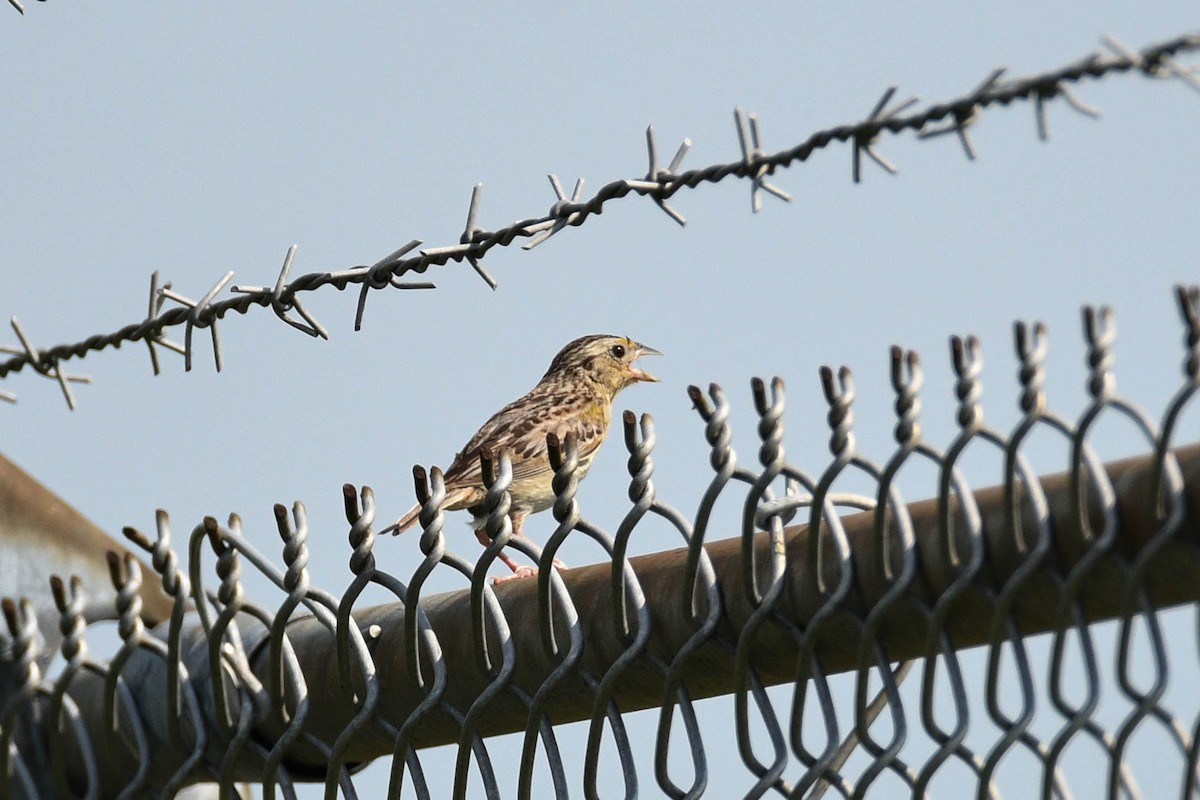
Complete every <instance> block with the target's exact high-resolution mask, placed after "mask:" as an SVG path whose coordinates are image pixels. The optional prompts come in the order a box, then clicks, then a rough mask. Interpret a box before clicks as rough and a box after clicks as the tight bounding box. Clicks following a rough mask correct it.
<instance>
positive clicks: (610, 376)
mask: <svg viewBox="0 0 1200 800" xmlns="http://www.w3.org/2000/svg"><path fill="white" fill-rule="evenodd" d="M661 355H662V353H660V352H659V351H657V350H655V349H654V348H653V347H648V346H646V345H644V344H640V343H638V342H635V341H634V340H632V339H630V338H628V337H626V336H613V335H609V334H592V335H589V336H581V337H579V338H578V339H575V340H574V341H572V342H569V343H568V344H567V345H566V346H565V347H563V348H562V349H561V350H559V351H558V354H557V355H555V356H554V359H553V360H552V361H551V362H550V367H549V369H547V370H546V374H545V375H543V376H542V379H541V380H540V381H538V383H537V385H536V386H534V387H533V389H531V390H530V391H529V392H528V393H527V394H526V395H525V396H524V397H521V398H520V399H518V400H514V401H513V402H511V403H509V404H508V405H506V406H505V407H504V408H502V409H500V410H499V411H497V412H496V413H495V414H493V415H492V416H491V418H490V419H488V421H487V422H485V423H483V425H482V426H481V427H480V428H479V430H478V431H476V432H475V435H474V436H472V437H471V439H470V440H469V441H468V442H467V444H466V446H465V447H463V449H462V450H460V451H459V452H458V454H457V455H455V457H454V461H453V463H451V464H450V467H449V469H447V470H446V472H445V474H444V480H445V487H446V497H445V500H444V501H443V502H442V506H441V507H442V509H443V510H446V511H457V510H460V509H464V508H465V509H467V510H469V511H470V512H471V515H472V521H471V527H472V528H474V529H475V536H476V538H477V539H479V542H480V544H482V545H483V546H484V547H487V546H489V545H490V544H491V539H490V538H489V537H488V535H487V533H486V532H485V530H484V523H485V521H486V519H487V514H486V512H485V510H484V508H483V501H484V498H485V497H486V496H487V489H486V488H485V486H484V483H483V468H482V465H481V463H480V456H481V454H488V453H494V454H495V455H497V456H498V455H500V454H507V455H508V458H509V460H510V462H511V464H512V483H511V485H510V486H509V488H508V492H509V498H510V501H511V505H510V510H509V518H510V520H511V522H512V532H513V535H514V536H521V535H523V534H522V533H521V527H522V525H523V524H524V522H525V518H526V517H527V516H528V515H530V514H536V513H538V512H539V511H545V510H546V509H547V508H550V506H551V505H553V504H554V490H553V488H552V487H551V481H552V480H553V478H554V470H553V469H552V468H551V466H550V460H549V456H548V454H547V450H546V436H547V434H551V433H553V434H555V435H557V436H558V439H559V441H566V437H567V435H568V434H574V438H575V440H576V442H577V447H578V459H579V466H578V469H577V472H576V474H577V475H578V477H579V478H580V479H581V480H582V479H583V477H584V476H585V475H587V472H588V469H589V468H590V467H591V464H592V459H593V458H595V456H596V452H597V451H598V450H599V449H600V445H601V444H603V443H604V438H605V437H606V436H607V435H608V428H609V423H610V422H611V420H612V406H613V401H614V400H615V399H616V396H617V394H618V393H619V392H620V391H621V390H622V389H625V388H626V387H628V386H632V385H633V384H635V383H640V382H651V383H657V382H658V378H656V377H654V376H653V375H651V374H650V373H649V372H646V371H645V370H643V369H641V368H639V367H636V366H634V363H633V362H635V361H636V360H637V359H639V358H641V357H642V356H661ZM420 513H421V506H420V505H419V504H418V505H415V506H413V507H412V508H411V509H410V510H409V511H408V512H407V513H405V514H404V515H403V516H401V517H400V518H399V519H398V520H396V522H395V523H393V524H392V525H389V526H388V527H386V528H384V529H383V530H382V531H380V533H381V534H382V533H392V534H393V535H396V534H400V533H403V532H404V531H405V530H407V529H409V528H411V527H412V526H413V525H414V524H415V523H416V522H417V519H418V517H419V516H420ZM499 557H500V560H501V561H503V562H504V564H505V565H507V566H508V568H509V569H511V570H512V571H513V575H512V576H510V578H516V577H524V576H527V575H533V574H536V572H537V571H536V570H535V569H534V568H532V567H529V566H522V565H520V564H518V563H517V562H516V561H514V560H513V559H512V558H510V557H509V556H507V555H505V554H504V553H501V554H500V556H499Z"/></svg>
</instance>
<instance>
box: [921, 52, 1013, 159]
mask: <svg viewBox="0 0 1200 800" xmlns="http://www.w3.org/2000/svg"><path fill="white" fill-rule="evenodd" d="M1007 71H1008V68H1007V67H996V68H995V69H994V70H992V71H991V73H989V74H988V76H987V78H985V79H984V80H983V82H982V83H980V84H979V85H978V86H976V87H975V90H974V91H973V92H971V96H970V98H969V100H968V101H967V102H965V103H958V104H955V105H954V107H953V108H952V109H951V113H952V114H953V115H954V120H953V121H952V122H950V123H948V124H946V125H943V126H942V127H940V128H926V129H925V130H923V131H920V132H919V133H917V138H918V139H934V138H937V137H939V136H945V135H946V134H948V133H953V134H956V135H957V136H958V141H959V144H961V145H962V149H963V153H965V154H966V156H967V160H968V161H974V160H975V155H976V154H975V147H974V146H973V145H972V144H971V137H970V136H969V135H968V134H967V128H969V127H971V126H972V125H974V124H975V123H976V122H978V121H979V118H980V116H981V115H982V114H983V106H982V105H981V104H980V99H981V98H982V97H984V95H986V94H988V93H989V92H991V91H992V90H994V89H995V88H996V87H997V86H998V85H999V81H1000V78H1001V76H1003V75H1004V73H1005V72H1007Z"/></svg>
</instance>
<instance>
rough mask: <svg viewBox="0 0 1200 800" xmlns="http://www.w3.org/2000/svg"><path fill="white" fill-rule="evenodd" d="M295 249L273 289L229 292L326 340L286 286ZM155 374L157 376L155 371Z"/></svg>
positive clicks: (244, 288) (237, 288)
mask: <svg viewBox="0 0 1200 800" xmlns="http://www.w3.org/2000/svg"><path fill="white" fill-rule="evenodd" d="M297 249H298V245H292V246H291V247H289V248H288V251H287V255H285V256H284V257H283V268H282V269H280V270H279V277H278V278H277V279H276V280H275V286H274V288H270V289H268V288H266V287H264V286H231V287H230V288H229V291H231V292H233V293H235V294H248V295H250V296H251V297H257V298H260V299H262V300H267V301H269V303H270V306H271V310H272V311H274V312H275V316H277V317H279V318H280V319H281V320H283V321H284V322H286V323H287V324H288V325H291V326H292V327H293V328H295V329H296V330H298V331H300V332H301V333H307V334H308V335H309V336H312V337H313V338H321V339H328V338H329V332H328V331H326V330H325V328H324V327H322V325H321V323H319V322H317V321H316V320H315V319H314V318H313V317H312V315H311V314H309V313H308V312H307V311H305V310H304V306H302V305H300V299H299V298H298V297H296V294H295V292H294V291H292V290H291V288H290V287H289V286H288V274H289V273H291V271H292V261H293V260H294V259H295V258H296V250H297ZM293 309H294V310H295V311H296V313H297V314H299V315H300V316H301V317H302V318H303V320H304V321H303V322H301V321H300V320H297V319H292V318H291V317H290V316H288V312H289V311H291V310H293ZM152 352H153V351H152ZM155 374H156V375H157V374H158V373H157V371H156V372H155Z"/></svg>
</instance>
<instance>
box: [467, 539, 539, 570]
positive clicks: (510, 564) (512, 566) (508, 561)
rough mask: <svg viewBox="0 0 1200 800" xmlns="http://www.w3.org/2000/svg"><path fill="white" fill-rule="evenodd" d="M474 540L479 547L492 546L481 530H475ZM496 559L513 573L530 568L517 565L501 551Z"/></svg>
mask: <svg viewBox="0 0 1200 800" xmlns="http://www.w3.org/2000/svg"><path fill="white" fill-rule="evenodd" d="M475 538H476V539H478V540H479V543H480V544H481V545H483V546H484V547H491V546H492V540H491V539H490V538H489V537H488V535H487V531H486V530H484V529H483V528H476V529H475ZM498 558H499V559H500V560H501V561H503V562H504V565H505V566H506V567H508V568H509V569H511V570H512V571H513V572H519V571H521V570H523V569H524V570H528V569H530V567H522V566H521V565H520V564H518V563H517V562H516V561H514V560H513V559H512V557H511V556H509V555H508V554H507V553H505V552H504V551H503V550H501V551H500V555H499V556H498Z"/></svg>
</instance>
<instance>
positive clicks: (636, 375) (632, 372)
mask: <svg viewBox="0 0 1200 800" xmlns="http://www.w3.org/2000/svg"><path fill="white" fill-rule="evenodd" d="M661 355H662V353H660V352H658V351H657V350H655V349H654V348H653V347H647V346H646V345H644V344H639V345H638V346H637V351H636V353H635V355H634V357H633V360H634V361H637V360H638V359H639V358H641V357H642V356H661ZM629 376H630V377H631V378H633V379H634V380H635V381H647V382H649V383H658V378H656V377H654V376H653V375H651V374H650V373H649V372H646V370H644V369H639V368H638V367H635V366H633V363H632V362H631V363H630V364H629Z"/></svg>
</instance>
